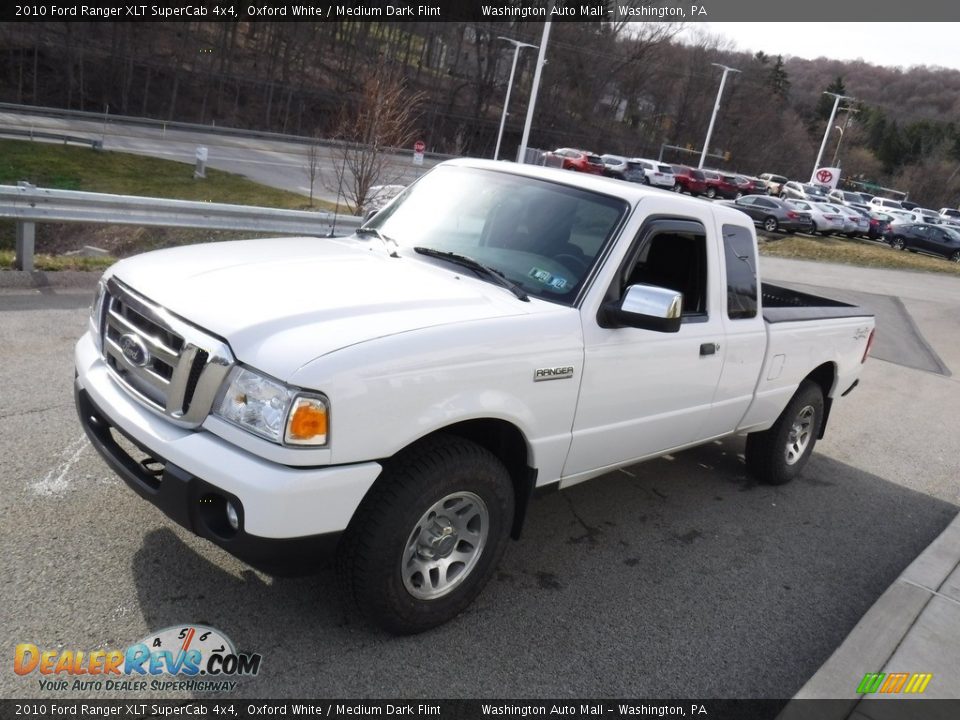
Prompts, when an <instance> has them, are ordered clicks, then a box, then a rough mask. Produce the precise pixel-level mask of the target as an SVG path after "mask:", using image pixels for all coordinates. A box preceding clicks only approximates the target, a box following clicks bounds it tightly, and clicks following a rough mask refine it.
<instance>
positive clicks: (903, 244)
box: [890, 237, 907, 250]
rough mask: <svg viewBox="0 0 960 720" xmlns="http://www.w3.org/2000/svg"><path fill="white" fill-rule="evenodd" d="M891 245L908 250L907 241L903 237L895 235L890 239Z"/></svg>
mask: <svg viewBox="0 0 960 720" xmlns="http://www.w3.org/2000/svg"><path fill="white" fill-rule="evenodd" d="M890 247H892V248H893V249H894V250H906V249H907V242H906V241H905V240H904V239H903V238H902V237H895V238H893V239H891V240H890Z"/></svg>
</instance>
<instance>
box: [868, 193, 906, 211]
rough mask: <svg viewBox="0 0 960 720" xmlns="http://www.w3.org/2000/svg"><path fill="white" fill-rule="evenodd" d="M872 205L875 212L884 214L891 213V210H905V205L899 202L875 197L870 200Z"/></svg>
mask: <svg viewBox="0 0 960 720" xmlns="http://www.w3.org/2000/svg"><path fill="white" fill-rule="evenodd" d="M870 205H871V206H872V207H873V209H874V210H881V211H883V212H889V211H890V210H903V209H904V207H903V205H901V204H900V201H899V200H891V199H890V198H883V197H875V198H872V199H871V200H870Z"/></svg>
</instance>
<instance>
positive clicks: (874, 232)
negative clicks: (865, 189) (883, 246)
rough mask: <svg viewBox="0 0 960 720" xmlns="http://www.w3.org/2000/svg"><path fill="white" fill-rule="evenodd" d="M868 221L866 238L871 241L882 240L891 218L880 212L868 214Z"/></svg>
mask: <svg viewBox="0 0 960 720" xmlns="http://www.w3.org/2000/svg"><path fill="white" fill-rule="evenodd" d="M868 220H869V222H870V226H869V228H867V237H868V238H870V239H871V240H883V239H884V236H885V235H886V232H887V228H889V227H890V222H891V221H892V220H893V216H892V215H888V214H887V213H882V212H870V213H868Z"/></svg>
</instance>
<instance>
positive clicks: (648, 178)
mask: <svg viewBox="0 0 960 720" xmlns="http://www.w3.org/2000/svg"><path fill="white" fill-rule="evenodd" d="M630 161H631V162H635V163H637V164H638V165H639V166H640V167H641V168H643V176H644V180H643V181H642V182H643V183H644V185H653V186H654V187H661V188H666V189H668V190H673V187H674V185H675V184H676V177H674V174H673V166H672V165H668V164H667V163H662V162H657V161H656V160H647V159H646V158H630Z"/></svg>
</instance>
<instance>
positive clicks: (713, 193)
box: [707, 188, 717, 200]
mask: <svg viewBox="0 0 960 720" xmlns="http://www.w3.org/2000/svg"><path fill="white" fill-rule="evenodd" d="M716 196H717V190H716V188H707V197H708V198H710V199H711V200H713V199H714V198H715V197H716Z"/></svg>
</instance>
